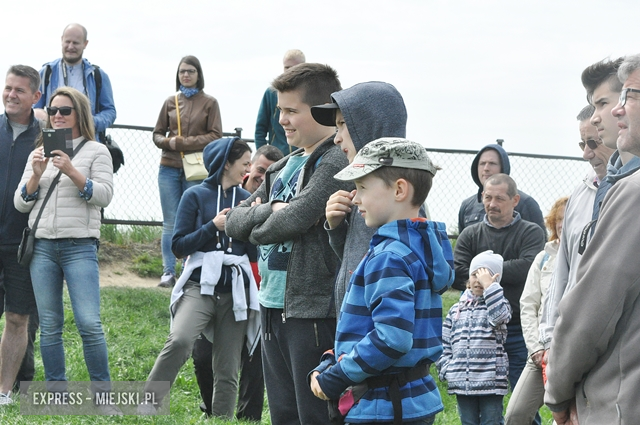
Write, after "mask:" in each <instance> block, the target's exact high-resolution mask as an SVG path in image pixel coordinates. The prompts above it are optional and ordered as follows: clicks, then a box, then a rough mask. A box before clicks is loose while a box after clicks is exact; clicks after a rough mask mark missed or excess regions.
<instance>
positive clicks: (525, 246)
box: [453, 173, 545, 389]
mask: <svg viewBox="0 0 640 425" xmlns="http://www.w3.org/2000/svg"><path fill="white" fill-rule="evenodd" d="M519 201H520V195H519V194H518V188H517V187H516V182H515V181H513V179H512V178H511V177H509V176H508V175H506V174H502V173H498V174H494V175H493V176H491V177H489V178H487V179H486V181H485V182H484V191H483V192H482V202H483V203H484V208H485V211H486V215H485V217H484V219H483V221H482V222H480V223H476V224H473V225H471V226H469V227H467V228H465V229H464V230H463V231H462V233H460V236H458V240H457V243H456V249H455V252H454V255H453V258H454V265H455V270H456V279H455V282H454V284H453V287H454V288H456V289H464V288H465V285H466V280H467V276H469V266H470V264H471V260H472V259H473V257H475V256H476V255H478V254H480V253H481V252H484V251H487V250H492V251H493V252H494V253H496V254H500V255H502V257H503V258H504V266H503V275H502V280H501V285H502V287H503V289H504V296H505V297H506V298H507V300H509V304H510V305H511V309H512V311H513V314H512V317H511V320H510V321H509V323H508V324H507V331H508V333H507V342H506V344H505V350H506V352H507V354H508V356H509V384H510V385H511V388H512V389H513V388H515V387H516V383H517V382H518V378H519V377H520V374H521V373H522V369H523V368H524V366H525V363H526V361H527V347H526V345H525V343H524V337H523V336H522V327H521V326H520V296H521V295H522V290H523V289H524V284H525V282H526V280H527V274H528V272H529V268H530V267H531V264H532V263H533V260H534V258H535V257H536V255H537V254H538V253H539V252H540V251H542V249H543V248H544V242H545V234H544V232H543V231H542V229H540V227H538V226H537V225H536V224H534V223H531V222H528V221H525V220H523V219H522V218H521V216H520V213H518V212H517V211H515V208H516V206H517V205H518V202H519Z"/></svg>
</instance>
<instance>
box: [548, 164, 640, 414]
mask: <svg viewBox="0 0 640 425" xmlns="http://www.w3.org/2000/svg"><path fill="white" fill-rule="evenodd" d="M638 205H640V173H638V172H636V173H635V174H633V175H632V176H630V177H627V178H625V179H623V180H620V181H618V182H617V183H616V184H615V185H614V186H613V187H612V188H611V189H609V193H607V196H606V197H605V199H604V204H603V206H602V210H601V212H600V218H599V219H598V226H597V227H596V231H595V233H594V234H593V237H592V238H591V241H590V242H589V244H588V245H587V249H586V250H585V252H584V255H583V256H582V259H581V260H580V265H579V266H578V274H577V283H576V285H575V287H574V288H573V289H571V290H570V291H569V292H568V293H567V294H565V296H564V297H563V298H562V301H560V304H559V306H558V310H559V313H560V314H559V317H558V320H557V322H556V326H555V329H554V331H553V339H552V340H551V349H550V351H549V365H548V366H547V378H548V381H547V388H546V390H547V391H546V394H545V397H544V401H545V403H546V404H547V406H549V408H550V409H551V410H552V411H563V410H564V409H567V408H568V406H569V402H570V400H571V399H573V398H574V397H575V399H576V406H577V410H578V420H579V422H580V425H603V424H607V425H609V424H618V425H636V424H638V421H639V420H640V403H638V395H640V331H639V329H640V261H638V250H639V249H640V243H639V239H638V234H637V229H638V223H639V218H638Z"/></svg>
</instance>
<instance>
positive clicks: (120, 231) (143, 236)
mask: <svg viewBox="0 0 640 425" xmlns="http://www.w3.org/2000/svg"><path fill="white" fill-rule="evenodd" d="M161 236H162V227H159V226H123V225H116V224H103V225H102V226H100V240H101V241H102V242H111V243H114V244H117V245H126V244H127V243H131V242H134V243H148V242H153V241H155V240H157V239H160V237H161Z"/></svg>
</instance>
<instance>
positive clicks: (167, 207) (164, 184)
mask: <svg viewBox="0 0 640 425" xmlns="http://www.w3.org/2000/svg"><path fill="white" fill-rule="evenodd" d="M200 183H202V180H196V181H191V182H188V181H187V180H186V179H185V178H184V171H183V170H182V168H174V167H167V166H165V165H161V166H160V170H159V171H158V187H159V189H160V205H161V206H162V243H161V247H162V271H163V273H171V274H172V275H174V276H175V274H176V256H175V255H173V252H172V251H171V239H172V238H173V227H174V225H175V221H176V212H177V211H178V204H180V198H182V194H183V193H184V192H185V190H187V189H188V188H190V187H191V186H195V185H198V184H200Z"/></svg>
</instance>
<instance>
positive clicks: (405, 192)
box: [395, 179, 413, 202]
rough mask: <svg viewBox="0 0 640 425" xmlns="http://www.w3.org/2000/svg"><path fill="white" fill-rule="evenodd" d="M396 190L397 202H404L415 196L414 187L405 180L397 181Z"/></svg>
mask: <svg viewBox="0 0 640 425" xmlns="http://www.w3.org/2000/svg"><path fill="white" fill-rule="evenodd" d="M395 190H396V201H397V202H404V201H406V200H407V199H411V196H413V186H412V185H411V183H409V182H408V181H407V180H405V179H398V180H396V182H395Z"/></svg>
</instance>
